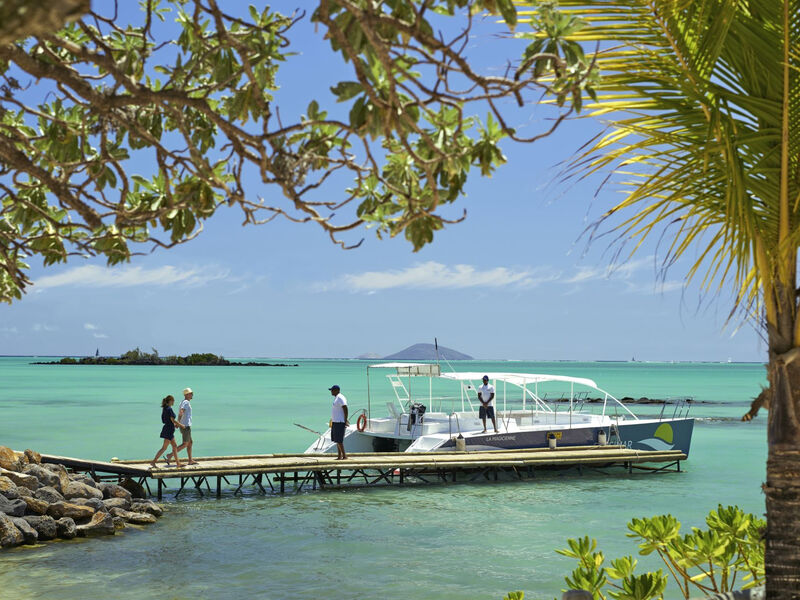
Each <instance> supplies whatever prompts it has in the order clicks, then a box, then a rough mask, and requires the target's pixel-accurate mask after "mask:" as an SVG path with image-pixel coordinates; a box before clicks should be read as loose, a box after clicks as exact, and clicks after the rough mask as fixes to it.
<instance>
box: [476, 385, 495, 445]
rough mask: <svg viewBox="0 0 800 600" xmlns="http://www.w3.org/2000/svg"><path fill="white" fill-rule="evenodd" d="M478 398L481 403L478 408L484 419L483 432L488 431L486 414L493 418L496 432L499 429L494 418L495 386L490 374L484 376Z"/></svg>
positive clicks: (480, 415)
mask: <svg viewBox="0 0 800 600" xmlns="http://www.w3.org/2000/svg"><path fill="white" fill-rule="evenodd" d="M478 400H479V401H480V403H481V406H480V408H479V409H478V416H479V417H480V418H481V420H482V421H483V433H486V416H487V415H488V416H489V418H490V419H491V420H492V425H494V432H495V433H499V432H498V431H497V421H495V419H494V386H493V385H491V384H490V383H489V376H488V375H484V376H483V385H482V386H481V387H479V388H478Z"/></svg>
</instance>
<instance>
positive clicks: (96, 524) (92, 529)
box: [75, 512, 116, 537]
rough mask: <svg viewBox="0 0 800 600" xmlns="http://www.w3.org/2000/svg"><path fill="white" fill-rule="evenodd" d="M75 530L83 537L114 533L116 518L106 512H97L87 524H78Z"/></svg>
mask: <svg viewBox="0 0 800 600" xmlns="http://www.w3.org/2000/svg"><path fill="white" fill-rule="evenodd" d="M75 530H76V531H77V532H78V535H79V536H81V537H86V536H94V535H114V534H115V533H116V528H115V527H114V518H113V517H112V516H111V515H110V514H108V513H104V512H96V513H94V516H93V517H92V520H91V521H89V522H88V523H86V524H85V525H78V526H77V527H76V528H75Z"/></svg>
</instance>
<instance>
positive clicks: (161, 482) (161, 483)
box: [158, 477, 164, 501]
mask: <svg viewBox="0 0 800 600" xmlns="http://www.w3.org/2000/svg"><path fill="white" fill-rule="evenodd" d="M163 489H164V480H163V479H161V478H160V477H159V478H158V500H159V501H161V499H162V497H163V496H164V494H163Z"/></svg>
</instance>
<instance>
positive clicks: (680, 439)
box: [437, 419, 694, 456]
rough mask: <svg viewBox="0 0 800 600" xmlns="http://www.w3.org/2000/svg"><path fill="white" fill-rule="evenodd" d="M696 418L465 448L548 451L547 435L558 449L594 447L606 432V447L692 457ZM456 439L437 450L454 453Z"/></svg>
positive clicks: (487, 440)
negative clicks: (537, 449)
mask: <svg viewBox="0 0 800 600" xmlns="http://www.w3.org/2000/svg"><path fill="white" fill-rule="evenodd" d="M693 428H694V419H665V420H661V421H631V422H629V423H622V422H620V423H619V424H613V425H607V426H604V427H597V426H591V427H572V428H563V429H559V428H553V429H550V430H537V431H525V430H523V431H516V432H513V433H492V434H485V435H473V436H469V437H467V438H465V442H466V449H467V450H468V451H469V450H471V451H476V450H516V449H521V448H546V447H547V446H548V444H549V441H548V435H549V434H550V433H553V434H555V436H556V446H595V445H598V444H599V443H600V440H599V437H600V432H601V431H602V432H604V433H605V437H606V443H607V444H618V445H622V446H627V447H628V448H631V449H633V450H680V451H682V452H683V453H684V454H686V456H689V450H690V447H691V442H692V430H693ZM455 449H456V443H455V440H448V441H446V442H445V443H444V444H442V445H441V446H440V447H439V448H437V450H455Z"/></svg>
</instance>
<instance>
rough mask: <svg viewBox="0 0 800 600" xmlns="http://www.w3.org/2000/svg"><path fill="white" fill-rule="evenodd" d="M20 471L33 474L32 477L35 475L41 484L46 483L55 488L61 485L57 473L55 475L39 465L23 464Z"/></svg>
mask: <svg viewBox="0 0 800 600" xmlns="http://www.w3.org/2000/svg"><path fill="white" fill-rule="evenodd" d="M22 472H23V473H25V474H26V475H33V476H34V477H36V479H38V480H39V483H40V484H41V485H43V486H44V485H47V486H50V487H52V488H56V489H58V488H59V487H61V484H60V483H59V479H58V475H56V474H55V473H53V472H52V471H51V470H49V469H45V468H44V467H42V466H41V465H25V466H24V467H23V468H22ZM37 487H38V486H37Z"/></svg>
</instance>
